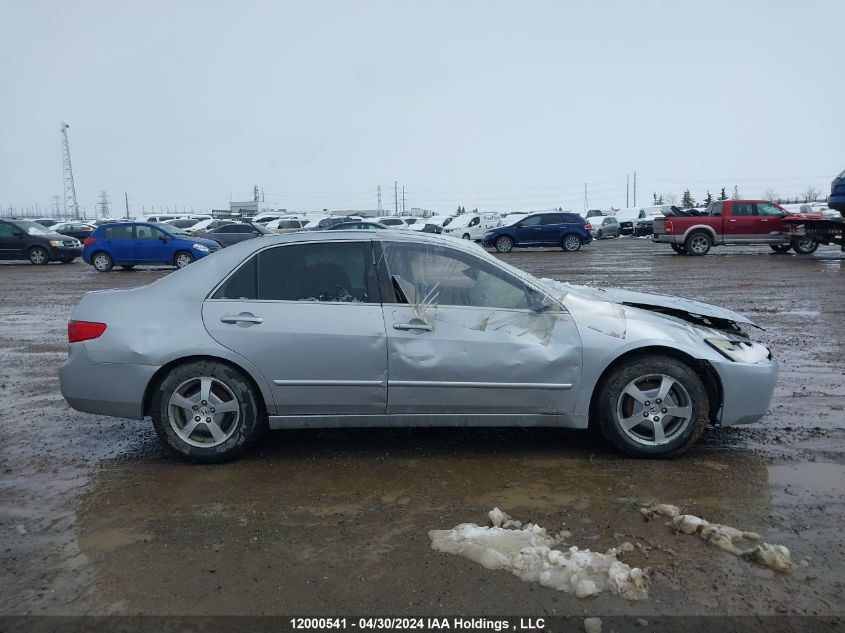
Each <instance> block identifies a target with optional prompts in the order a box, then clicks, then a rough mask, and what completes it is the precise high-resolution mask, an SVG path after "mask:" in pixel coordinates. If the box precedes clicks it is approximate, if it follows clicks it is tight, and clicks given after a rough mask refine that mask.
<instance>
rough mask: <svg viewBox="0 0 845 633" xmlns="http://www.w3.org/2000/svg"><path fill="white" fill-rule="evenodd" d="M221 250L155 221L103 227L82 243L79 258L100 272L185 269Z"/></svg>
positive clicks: (215, 245) (98, 228) (118, 223)
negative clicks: (139, 268) (150, 267)
mask: <svg viewBox="0 0 845 633" xmlns="http://www.w3.org/2000/svg"><path fill="white" fill-rule="evenodd" d="M219 250H220V244H218V243H217V242H214V241H212V240H206V239H203V238H200V237H193V236H191V235H189V234H188V233H186V232H185V231H183V230H182V229H179V228H176V227H175V226H170V225H169V224H158V223H155V222H117V223H112V224H103V225H100V226H98V227H97V228H96V230H95V231H94V232H93V233H91V235H90V236H89V237H87V238H85V240H84V241H83V246H82V259H83V260H85V263H86V264H91V265H92V266H94V268H96V269H97V270H98V271H100V272H101V273H105V272H108V271H110V270H111V269H112V268H113V267H114V266H115V265H118V266H120V267H122V268H125V269H129V268H132V267H133V266H135V265H137V264H170V265H172V266H176V267H177V268H184V267H185V266H187V265H188V264H190V263H191V262H193V261H194V260H196V259H200V258H202V257H205V256H206V255H209V254H210V253H213V252H215V251H219Z"/></svg>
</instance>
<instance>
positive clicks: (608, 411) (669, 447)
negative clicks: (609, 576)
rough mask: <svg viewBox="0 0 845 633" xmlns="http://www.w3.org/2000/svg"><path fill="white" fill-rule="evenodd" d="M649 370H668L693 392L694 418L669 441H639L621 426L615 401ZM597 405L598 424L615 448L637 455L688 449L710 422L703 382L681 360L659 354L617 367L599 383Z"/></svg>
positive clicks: (674, 453)
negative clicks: (630, 384) (654, 444)
mask: <svg viewBox="0 0 845 633" xmlns="http://www.w3.org/2000/svg"><path fill="white" fill-rule="evenodd" d="M647 374H666V375H668V376H671V377H672V378H674V379H675V380H677V381H678V382H680V383H681V384H682V385H683V386H684V388H685V389H686V390H687V393H688V394H689V396H690V400H691V405H692V419H691V421H690V423H689V424H688V425H687V427H686V428H685V429H684V431H683V432H682V433H681V435H679V436H678V437H676V438H675V439H674V440H672V441H671V442H669V443H668V444H664V445H662V446H649V445H647V444H640V443H638V442H636V441H635V440H634V439H632V438H631V437H629V436H628V435H627V434H625V432H624V431H623V430H622V429H621V428H620V426H619V421H618V419H617V415H616V402H617V400H618V398H619V395H620V394H621V393H622V390H623V389H624V388H625V387H626V386H627V385H628V383H630V382H631V381H632V380H635V379H636V378H639V377H640V376H645V375H647ZM598 389H599V393H598V398H597V399H596V406H595V408H594V415H595V416H596V420H595V422H596V426H597V427H598V428H599V429H600V430H601V433H602V435H603V436H604V437H605V438H606V439H607V440H608V441H609V442H610V443H611V444H613V445H614V446H615V447H616V448H618V449H619V450H621V451H623V452H624V453H627V454H628V455H632V456H634V457H646V458H667V457H676V456H678V455H681V454H683V453H685V452H686V451H687V450H688V449H689V448H690V447H691V446H692V445H693V444H695V443H696V442H697V441H698V438H699V437H700V436H701V434H702V433H703V432H704V428H705V427H706V426H707V424H708V417H709V403H708V399H707V392H706V391H705V388H704V384H703V383H702V381H701V378H699V376H698V374H696V373H695V371H693V369H692V368H691V367H689V366H688V365H686V364H685V363H683V362H681V361H680V360H677V359H674V358H671V357H668V356H658V355H648V356H641V357H638V358H632V359H631V360H630V361H628V362H626V363H625V364H623V365H620V366H619V367H617V368H615V369H614V370H613V371H612V372H611V373H610V374H609V375H608V376H607V377H606V378H605V379H604V380H603V381H602V383H601V385H599V387H598Z"/></svg>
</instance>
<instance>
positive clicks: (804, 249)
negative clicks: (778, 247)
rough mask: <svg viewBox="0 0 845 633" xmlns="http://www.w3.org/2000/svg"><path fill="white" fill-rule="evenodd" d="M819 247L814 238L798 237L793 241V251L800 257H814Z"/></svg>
mask: <svg viewBox="0 0 845 633" xmlns="http://www.w3.org/2000/svg"><path fill="white" fill-rule="evenodd" d="M818 247H819V243H818V242H817V241H816V240H814V239H813V238H812V237H806V236H804V237H797V238H795V239H794V240H792V249H793V250H794V251H795V252H796V253H798V254H799V255H812V254H813V253H815V252H816V249H817V248H818Z"/></svg>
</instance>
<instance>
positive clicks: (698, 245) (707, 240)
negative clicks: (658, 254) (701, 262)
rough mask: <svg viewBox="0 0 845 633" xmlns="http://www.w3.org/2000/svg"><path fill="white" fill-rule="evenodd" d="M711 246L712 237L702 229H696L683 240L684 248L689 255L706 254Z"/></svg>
mask: <svg viewBox="0 0 845 633" xmlns="http://www.w3.org/2000/svg"><path fill="white" fill-rule="evenodd" d="M711 246H713V239H712V238H711V237H710V236H709V235H708V234H707V233H705V232H704V231H696V232H695V233H693V234H692V235H690V236H689V237H688V238H687V241H686V242H684V250H686V252H687V253H689V254H690V255H699V256H700V255H706V254H707V253H709V252H710V247H711Z"/></svg>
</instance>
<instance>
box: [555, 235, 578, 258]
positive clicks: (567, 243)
mask: <svg viewBox="0 0 845 633" xmlns="http://www.w3.org/2000/svg"><path fill="white" fill-rule="evenodd" d="M581 243H582V242H581V238H580V237H578V236H577V235H575V234H573V233H570V234H569V235H567V236H566V237H564V238H563V242H562V243H561V245H560V247H561V248H562V249H563V250H565V251H566V252H567V253H574V252H575V251H577V250H578V249H579V248H581Z"/></svg>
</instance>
